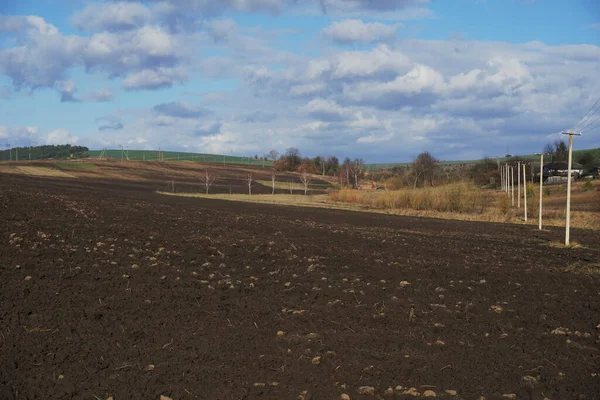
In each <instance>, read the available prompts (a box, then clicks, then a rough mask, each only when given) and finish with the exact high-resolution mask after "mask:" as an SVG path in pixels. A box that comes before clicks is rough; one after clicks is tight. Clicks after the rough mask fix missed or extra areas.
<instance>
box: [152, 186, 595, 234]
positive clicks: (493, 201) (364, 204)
mask: <svg viewBox="0 0 600 400" xmlns="http://www.w3.org/2000/svg"><path fill="white" fill-rule="evenodd" d="M407 192H408V193H407ZM163 194H166V195H175V196H184V197H200V198H209V199H219V200H228V201H239V202H250V203H263V204H278V205H286V206H301V207H318V208H328V209H340V210H351V211H362V212H372V213H381V214H392V215H404V216H418V217H428V218H440V219H453V220H461V221H482V222H503V223H516V224H527V225H534V226H535V225H537V224H538V215H537V206H538V203H537V197H535V196H534V199H533V200H532V199H530V201H529V204H528V207H527V208H528V214H529V218H528V221H527V222H525V221H524V209H523V208H520V209H517V207H516V203H515V206H514V207H513V206H512V205H511V201H510V200H508V197H507V196H506V193H504V192H500V191H494V190H484V189H479V188H477V187H475V186H473V185H470V184H457V185H449V186H446V187H439V188H429V189H414V190H412V189H408V190H400V191H394V192H380V191H379V192H378V191H363V190H341V191H338V192H333V193H332V194H331V195H312V196H311V195H309V196H302V195H288V194H276V195H243V194H232V195H229V194H216V195H212V194H209V195H206V194H185V193H163ZM573 197H574V198H575V199H579V198H580V197H581V198H580V199H579V201H581V200H582V199H584V198H585V200H586V201H593V200H594V199H595V198H596V197H590V195H589V194H585V195H583V196H580V194H579V193H578V192H575V193H574V196H573ZM552 200H555V199H552ZM515 201H516V200H515ZM544 201H546V200H544ZM554 203H556V205H550V204H549V206H548V207H546V208H545V209H544V214H543V225H544V226H559V227H560V226H564V225H565V219H564V215H565V213H564V204H563V208H562V209H561V208H560V207H559V206H558V205H559V204H560V202H559V201H558V202H557V201H554ZM592 208H593V207H592ZM589 209H590V207H583V208H582V211H572V212H571V226H572V227H574V228H584V229H600V212H598V211H589ZM594 210H595V208H594Z"/></svg>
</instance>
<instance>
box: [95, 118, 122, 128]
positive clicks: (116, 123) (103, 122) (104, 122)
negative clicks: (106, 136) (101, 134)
mask: <svg viewBox="0 0 600 400" xmlns="http://www.w3.org/2000/svg"><path fill="white" fill-rule="evenodd" d="M96 123H97V124H98V130H99V131H118V130H121V129H123V128H124V127H125V126H124V125H123V123H122V122H121V120H120V118H117V117H113V116H108V117H102V118H97V119H96Z"/></svg>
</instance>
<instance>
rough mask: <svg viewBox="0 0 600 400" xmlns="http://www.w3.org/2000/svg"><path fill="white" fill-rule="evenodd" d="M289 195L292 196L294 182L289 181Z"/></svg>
mask: <svg viewBox="0 0 600 400" xmlns="http://www.w3.org/2000/svg"><path fill="white" fill-rule="evenodd" d="M289 184H290V194H294V182H292V181H290V182H289Z"/></svg>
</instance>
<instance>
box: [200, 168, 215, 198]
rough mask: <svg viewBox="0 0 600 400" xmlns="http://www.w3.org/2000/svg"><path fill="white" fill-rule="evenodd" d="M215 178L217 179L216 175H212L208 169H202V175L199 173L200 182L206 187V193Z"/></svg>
mask: <svg viewBox="0 0 600 400" xmlns="http://www.w3.org/2000/svg"><path fill="white" fill-rule="evenodd" d="M215 179H217V177H216V176H215V175H213V174H212V173H211V172H210V171H209V170H204V172H203V173H202V175H200V182H202V184H203V185H204V187H205V188H206V194H208V191H209V189H210V187H211V186H212V184H213V183H214V182H215Z"/></svg>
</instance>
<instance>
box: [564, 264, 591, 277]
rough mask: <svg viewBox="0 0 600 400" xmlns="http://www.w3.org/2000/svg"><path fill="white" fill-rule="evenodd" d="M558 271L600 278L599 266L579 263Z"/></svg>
mask: <svg viewBox="0 0 600 400" xmlns="http://www.w3.org/2000/svg"><path fill="white" fill-rule="evenodd" d="M560 271H561V272H569V273H574V274H581V275H588V276H594V277H597V276H600V264H598V263H586V262H582V261H581V262H576V263H574V264H570V265H567V266H566V267H564V268H560Z"/></svg>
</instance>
